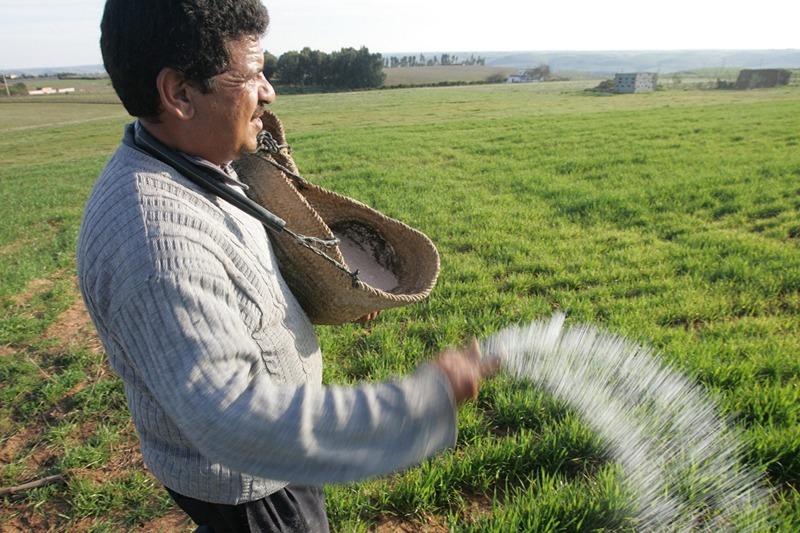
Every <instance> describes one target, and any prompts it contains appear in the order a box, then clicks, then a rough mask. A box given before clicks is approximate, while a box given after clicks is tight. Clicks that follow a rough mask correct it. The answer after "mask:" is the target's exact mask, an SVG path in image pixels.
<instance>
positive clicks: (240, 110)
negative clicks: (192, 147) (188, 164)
mask: <svg viewBox="0 0 800 533" xmlns="http://www.w3.org/2000/svg"><path fill="white" fill-rule="evenodd" d="M228 51H229V53H230V66H229V67H228V69H227V70H226V71H225V72H223V73H222V74H218V75H217V76H215V77H214V78H212V82H213V84H214V85H213V87H214V90H213V92H211V93H209V94H199V91H198V92H197V93H196V96H197V98H196V99H195V105H196V114H195V120H196V122H195V124H194V126H195V127H196V128H197V130H196V131H197V133H198V137H199V138H198V139H197V142H198V143H200V145H202V146H203V149H202V153H198V154H195V155H201V156H202V157H204V158H205V159H208V160H209V161H211V162H212V163H215V164H217V165H222V164H224V163H227V162H229V161H232V160H233V159H236V158H237V157H239V155H241V154H243V153H249V152H253V151H255V149H256V147H257V145H258V144H257V140H256V136H257V135H258V132H259V131H261V128H262V123H261V119H260V118H259V117H260V116H261V110H260V106H261V105H266V104H271V103H272V102H274V101H275V91H274V90H273V89H272V86H271V85H270V84H269V82H267V80H266V78H264V74H263V73H262V69H263V68H264V52H263V51H262V50H261V46H260V42H259V40H258V38H256V37H246V38H243V39H240V40H236V41H230V42H229V43H228Z"/></svg>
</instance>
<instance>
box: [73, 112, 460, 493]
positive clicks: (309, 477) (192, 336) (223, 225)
mask: <svg viewBox="0 0 800 533" xmlns="http://www.w3.org/2000/svg"><path fill="white" fill-rule="evenodd" d="M77 255H78V280H79V283H80V287H81V292H82V294H83V298H84V301H85V303H86V307H87V309H88V310H89V314H90V315H91V317H92V320H93V321H94V323H95V326H96V327H97V331H98V333H99V336H100V339H101V340H102V342H103V346H104V347H105V349H106V351H107V353H108V357H109V361H110V363H111V366H112V367H113V368H114V370H115V371H116V372H117V373H118V374H119V375H120V376H121V377H122V379H123V381H124V383H125V391H126V395H127V398H128V407H129V408H130V411H131V415H132V418H133V420H134V423H135V424H136V429H137V431H138V433H139V437H140V440H141V446H142V454H143V457H144V461H145V463H146V464H147V467H148V468H149V469H150V470H151V472H152V473H153V475H155V477H156V478H157V479H158V480H159V481H161V482H162V483H164V484H165V485H166V486H168V487H169V488H171V489H173V490H174V491H176V492H178V493H180V494H183V495H185V496H189V497H192V498H196V499H200V500H204V501H211V502H216V503H225V504H237V503H241V502H245V501H251V500H254V499H258V498H261V497H264V496H266V495H268V494H271V493H272V492H274V491H276V490H278V489H279V488H281V487H283V486H284V485H285V484H286V483H287V482H288V481H291V482H295V483H326V482H344V481H350V480H354V479H359V478H364V477H368V476H372V475H378V474H385V473H388V472H391V471H394V470H397V469H401V468H404V467H407V466H409V465H412V464H414V463H417V462H419V461H420V460H422V459H424V458H425V457H428V456H430V455H432V454H434V453H436V452H437V451H440V450H442V449H443V448H445V447H447V446H451V445H453V444H454V442H455V437H456V421H455V407H454V404H453V400H452V393H451V391H450V388H449V385H448V384H447V382H446V380H445V378H444V377H443V376H442V375H441V373H440V372H439V371H438V370H436V369H434V368H433V367H432V366H425V367H423V368H421V369H420V370H418V371H417V372H415V373H414V374H412V375H411V376H408V377H405V378H402V379H398V380H396V381H394V382H390V383H365V384H361V385H359V386H356V387H339V386H332V387H322V386H321V379H322V358H321V354H320V350H319V345H318V342H317V338H316V335H315V333H314V329H313V327H312V325H311V323H310V322H309V321H308V319H307V317H306V316H305V314H304V313H303V311H302V310H301V308H300V306H299V304H298V303H297V301H296V300H295V298H294V297H293V296H292V294H291V292H290V291H289V289H288V288H287V286H286V283H285V282H284V281H283V278H282V277H281V275H280V273H279V271H278V268H277V266H276V264H275V261H274V258H273V255H272V251H271V248H270V244H269V240H268V238H267V235H266V230H265V229H264V227H263V226H262V225H261V224H260V223H259V222H258V221H256V220H255V219H253V218H251V217H249V216H248V215H246V214H244V213H242V212H241V211H239V210H238V209H237V208H235V207H233V206H231V205H229V204H228V203H227V202H225V201H223V200H220V199H218V198H215V197H213V196H211V195H209V194H207V193H205V192H202V191H200V190H198V188H197V187H196V186H195V185H194V184H192V183H191V182H190V181H189V180H187V179H186V178H185V177H183V176H181V175H179V174H178V173H177V172H176V171H175V170H173V169H172V168H170V167H168V166H166V165H164V164H163V163H161V162H159V161H157V160H155V159H153V158H152V157H150V156H149V155H147V154H145V153H143V152H141V151H139V150H138V149H137V148H136V147H135V146H134V144H133V135H132V128H131V126H128V127H127V128H126V132H125V137H124V139H123V143H122V145H121V146H120V148H119V149H118V150H117V152H116V153H115V154H114V156H113V157H112V158H111V159H110V160H109V162H108V164H107V165H106V168H105V169H104V170H103V173H102V174H101V176H100V178H99V179H98V181H97V183H96V185H95V187H94V189H93V191H92V194H91V197H90V199H89V202H88V204H87V207H86V211H85V214H84V219H83V223H82V226H81V231H80V236H79V243H78V254H77Z"/></svg>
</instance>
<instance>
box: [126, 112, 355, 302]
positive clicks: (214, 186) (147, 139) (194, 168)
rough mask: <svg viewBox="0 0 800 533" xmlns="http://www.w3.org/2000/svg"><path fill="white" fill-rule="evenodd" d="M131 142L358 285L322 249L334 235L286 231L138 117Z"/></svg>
mask: <svg viewBox="0 0 800 533" xmlns="http://www.w3.org/2000/svg"><path fill="white" fill-rule="evenodd" d="M133 142H134V143H135V144H136V146H138V147H139V148H141V149H142V150H144V151H145V152H147V153H148V154H150V155H151V156H153V157H154V158H156V159H158V160H159V161H161V162H162V163H165V164H167V165H169V166H171V167H172V168H174V169H175V170H177V171H178V172H180V173H181V174H182V175H184V176H186V177H187V178H189V179H190V180H191V181H192V182H194V183H196V184H197V185H199V186H200V187H202V188H203V189H205V190H206V191H208V192H210V193H211V194H214V195H216V196H219V197H220V198H222V199H223V200H226V201H227V202H229V203H230V204H231V205H233V206H235V207H238V208H239V209H241V210H242V211H244V212H245V213H247V214H248V215H250V216H252V217H255V219H256V220H258V221H259V222H261V223H262V224H263V225H264V226H266V227H267V228H268V229H271V230H273V231H276V232H278V233H280V232H282V231H285V232H286V233H288V234H289V235H291V236H292V237H294V239H295V240H296V241H297V243H298V244H300V245H301V246H303V247H305V248H308V249H309V250H311V251H312V252H314V253H315V254H317V255H319V256H321V257H323V258H324V259H325V260H326V261H328V262H329V263H331V264H333V265H334V266H335V267H336V268H338V269H339V270H342V271H343V272H345V273H347V275H348V276H350V281H351V283H352V284H353V287H357V286H358V285H359V283H360V281H359V279H358V270H353V271H351V270H350V269H348V268H347V267H346V266H344V265H343V264H342V263H340V262H339V261H337V260H336V259H334V258H332V257H331V256H329V255H328V254H326V253H325V251H324V249H327V248H331V247H333V246H336V245H338V244H339V239H337V238H335V237H334V238H330V239H320V238H318V237H311V236H308V235H301V234H299V233H294V232H293V231H291V230H289V228H287V227H286V221H285V220H283V219H282V218H280V217H279V216H277V215H275V214H274V213H271V212H270V211H268V210H266V209H264V207H262V206H261V205H259V204H257V203H256V202H254V201H253V200H251V199H250V198H248V197H246V196H244V195H242V194H238V193H236V192H234V191H233V190H231V189H230V188H229V187H227V186H225V185H224V184H223V183H222V182H221V181H220V180H219V179H217V178H215V177H214V176H212V175H211V174H210V173H209V172H208V171H207V170H206V169H204V168H203V167H201V166H199V165H196V164H194V163H192V162H191V161H189V160H188V159H186V158H184V157H182V156H180V155H179V154H176V153H175V152H174V151H172V150H170V149H169V148H168V147H166V146H165V145H164V143H162V142H161V141H159V140H158V139H156V138H155V137H153V135H152V134H151V133H150V132H149V131H147V130H146V129H145V128H144V127H143V126H142V125H141V123H140V122H139V121H138V120H137V121H135V122H134V130H133ZM265 160H266V158H265ZM267 161H268V160H267ZM285 170H286V172H289V174H290V175H292V177H295V179H298V178H299V179H301V180H302V179H303V178H300V177H299V176H296V175H295V174H294V173H292V172H291V171H289V170H288V169H285ZM303 181H305V180H303Z"/></svg>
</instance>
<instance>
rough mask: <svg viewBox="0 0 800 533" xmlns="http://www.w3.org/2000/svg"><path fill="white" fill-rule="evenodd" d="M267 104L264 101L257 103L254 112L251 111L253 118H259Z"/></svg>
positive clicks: (265, 109)
mask: <svg viewBox="0 0 800 533" xmlns="http://www.w3.org/2000/svg"><path fill="white" fill-rule="evenodd" d="M267 105H268V104H266V103H259V104H258V107H256V110H255V112H254V113H253V118H254V119H255V118H261V117H263V116H264V114H265V113H266V112H267Z"/></svg>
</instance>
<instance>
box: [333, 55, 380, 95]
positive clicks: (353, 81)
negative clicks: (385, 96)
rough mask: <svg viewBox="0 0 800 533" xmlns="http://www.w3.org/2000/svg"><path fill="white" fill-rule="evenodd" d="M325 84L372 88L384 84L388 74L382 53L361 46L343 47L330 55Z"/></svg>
mask: <svg viewBox="0 0 800 533" xmlns="http://www.w3.org/2000/svg"><path fill="white" fill-rule="evenodd" d="M326 71H327V75H326V79H325V85H327V86H329V87H332V88H336V89H370V88H377V87H380V86H381V85H383V81H384V80H385V79H386V74H384V72H383V57H382V56H381V54H371V53H370V52H369V49H368V48H366V47H361V49H359V50H356V49H355V48H342V49H341V50H340V51H338V52H333V53H332V54H331V55H330V58H329V62H328V68H327V69H326Z"/></svg>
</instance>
